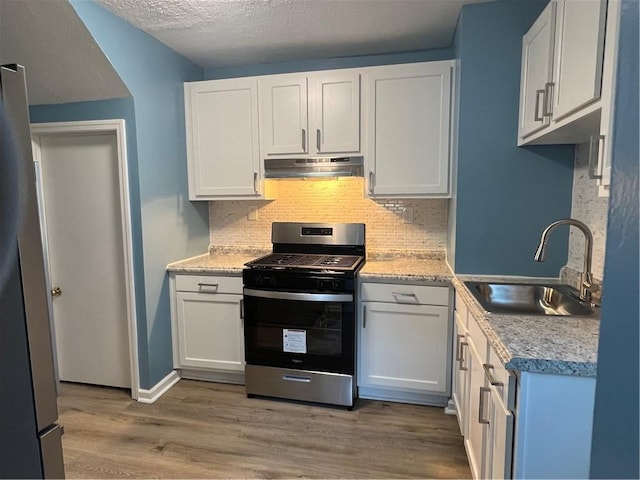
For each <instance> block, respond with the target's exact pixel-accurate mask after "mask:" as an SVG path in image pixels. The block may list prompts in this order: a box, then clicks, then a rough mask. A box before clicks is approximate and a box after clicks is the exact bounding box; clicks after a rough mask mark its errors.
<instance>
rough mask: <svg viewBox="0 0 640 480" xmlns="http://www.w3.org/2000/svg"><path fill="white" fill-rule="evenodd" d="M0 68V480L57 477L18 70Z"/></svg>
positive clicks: (57, 429) (58, 447)
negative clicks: (18, 219) (4, 479)
mask: <svg viewBox="0 0 640 480" xmlns="http://www.w3.org/2000/svg"><path fill="white" fill-rule="evenodd" d="M0 73H1V76H0V99H1V103H0V105H1V109H2V117H3V118H2V119H1V120H2V128H1V129H0V135H2V137H0V144H1V147H2V149H1V151H0V162H4V165H2V164H0V167H2V168H0V176H4V177H3V178H0V186H2V187H4V188H0V212H1V213H2V215H0V237H1V238H3V241H2V242H0V248H2V250H1V251H0V259H2V260H3V261H2V262H0V269H1V271H0V478H63V477H64V464H63V460H62V443H61V435H62V427H61V426H60V425H58V424H57V423H56V422H57V420H58V408H57V404H56V396H57V394H56V381H55V373H54V364H53V348H52V342H51V325H50V321H49V309H48V302H47V300H48V297H47V296H48V295H49V292H48V291H47V285H46V279H45V263H44V255H43V250H42V237H41V231H40V222H39V216H38V203H37V193H36V192H37V191H36V184H35V172H34V164H33V157H32V152H31V134H30V131H29V110H28V103H27V92H26V82H25V73H24V68H23V67H21V66H19V65H3V66H2V67H0ZM7 125H9V126H10V127H11V130H12V135H9V130H8V129H7ZM10 166H13V167H11V168H10ZM20 171H21V174H18V173H19V172H20ZM12 173H13V174H15V175H12ZM14 176H15V178H10V177H14ZM20 179H22V181H20ZM16 196H19V197H20V199H21V200H20V201H16V198H14V197H16ZM17 206H19V207H20V208H16V207H17ZM1 209H4V212H2V210H1ZM16 212H19V217H20V221H19V222H18V223H17V224H16V222H14V221H9V220H10V219H11V218H12V215H13V217H17V215H16ZM14 219H15V218H14ZM16 225H17V227H18V228H17V229H14V226H16Z"/></svg>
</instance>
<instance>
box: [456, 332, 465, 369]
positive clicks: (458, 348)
mask: <svg viewBox="0 0 640 480" xmlns="http://www.w3.org/2000/svg"><path fill="white" fill-rule="evenodd" d="M457 337H458V341H457V342H456V362H459V361H460V358H461V356H462V352H461V350H462V349H461V348H460V340H462V339H463V338H464V335H461V334H458V335H457Z"/></svg>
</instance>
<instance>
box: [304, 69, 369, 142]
mask: <svg viewBox="0 0 640 480" xmlns="http://www.w3.org/2000/svg"><path fill="white" fill-rule="evenodd" d="M309 91H310V92H311V95H312V96H313V110H314V112H313V118H314V122H313V128H314V129H315V130H314V132H313V135H314V137H313V139H314V140H313V141H314V142H315V150H316V152H317V153H318V154H324V153H343V152H344V153H357V152H359V151H360V74H358V73H332V74H329V75H326V74H318V75H313V76H311V77H309Z"/></svg>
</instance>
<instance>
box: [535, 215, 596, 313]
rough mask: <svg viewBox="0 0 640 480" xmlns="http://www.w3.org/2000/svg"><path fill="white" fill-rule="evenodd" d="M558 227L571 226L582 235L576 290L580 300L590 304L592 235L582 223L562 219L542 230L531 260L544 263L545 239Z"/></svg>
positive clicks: (571, 219) (570, 219)
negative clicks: (581, 259) (582, 259)
mask: <svg viewBox="0 0 640 480" xmlns="http://www.w3.org/2000/svg"><path fill="white" fill-rule="evenodd" d="M560 225H573V226H574V227H577V228H578V229H579V230H580V231H581V232H582V233H583V234H584V265H583V268H582V273H581V275H580V285H579V286H578V287H579V288H578V289H579V290H580V298H581V299H582V300H584V301H586V302H589V303H591V287H592V285H593V274H592V273H591V261H592V255H593V234H592V233H591V230H589V227H587V226H586V225H585V224H584V223H582V222H581V221H580V220H575V219H573V218H562V219H560V220H556V221H555V222H553V223H551V224H550V225H549V226H548V227H547V228H545V229H544V230H543V232H542V235H541V237H540V244H539V245H538V248H537V249H536V253H535V255H534V257H533V258H534V260H535V261H536V262H544V259H545V248H546V246H547V238H548V237H549V234H550V233H551V232H552V231H553V230H555V229H556V228H557V227H559V226H560Z"/></svg>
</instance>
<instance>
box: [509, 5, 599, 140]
mask: <svg viewBox="0 0 640 480" xmlns="http://www.w3.org/2000/svg"><path fill="white" fill-rule="evenodd" d="M606 8H607V1H606V0H593V1H588V2H585V1H584V0H552V1H551V2H549V4H548V5H547V7H546V8H545V9H544V10H543V11H542V13H541V14H540V16H539V17H538V19H537V20H536V21H535V22H534V24H533V25H532V27H531V29H530V30H529V31H528V32H527V33H526V34H525V35H524V37H523V39H522V70H521V83H520V114H519V123H518V144H519V145H525V144H530V143H541V144H544V143H549V144H553V143H579V142H581V141H584V140H586V139H588V137H589V135H590V134H592V133H593V132H595V131H597V128H598V122H599V119H600V111H599V110H600V104H599V102H597V100H598V99H599V98H600V93H601V82H602V65H603V58H604V56H603V51H604V44H605V42H604V37H605V21H606Z"/></svg>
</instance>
